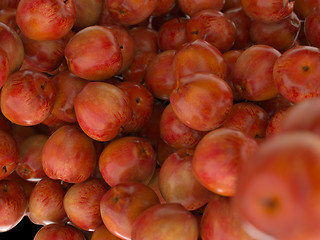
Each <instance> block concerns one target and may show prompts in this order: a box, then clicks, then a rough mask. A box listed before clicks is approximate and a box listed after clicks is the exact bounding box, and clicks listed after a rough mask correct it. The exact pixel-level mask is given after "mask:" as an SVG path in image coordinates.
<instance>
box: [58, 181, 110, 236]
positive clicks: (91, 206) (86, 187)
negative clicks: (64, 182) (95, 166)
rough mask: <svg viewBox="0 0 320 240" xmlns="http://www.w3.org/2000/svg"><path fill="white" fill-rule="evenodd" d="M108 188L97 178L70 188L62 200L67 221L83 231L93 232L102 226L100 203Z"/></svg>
mask: <svg viewBox="0 0 320 240" xmlns="http://www.w3.org/2000/svg"><path fill="white" fill-rule="evenodd" d="M108 188H109V187H108V186H107V184H106V183H105V182H104V181H103V180H102V179H98V178H91V179H88V180H87V181H85V182H82V183H76V184H74V185H73V186H71V187H70V188H69V189H68V191H67V193H66V194H65V196H64V199H63V206H64V209H65V211H66V213H67V216H68V218H69V220H70V221H71V222H72V223H73V224H74V225H75V226H77V227H79V228H81V229H83V230H86V231H94V230H95V229H96V228H97V227H98V226H99V225H101V224H102V218H101V215H100V201H101V198H102V196H103V195H104V194H105V193H106V192H107V190H108Z"/></svg>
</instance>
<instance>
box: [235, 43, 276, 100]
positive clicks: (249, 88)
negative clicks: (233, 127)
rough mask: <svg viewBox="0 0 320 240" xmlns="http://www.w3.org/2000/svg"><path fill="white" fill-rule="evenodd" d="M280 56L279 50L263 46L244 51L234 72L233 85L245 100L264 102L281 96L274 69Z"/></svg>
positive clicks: (254, 46) (258, 45) (255, 46)
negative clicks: (275, 80) (274, 77)
mask: <svg viewBox="0 0 320 240" xmlns="http://www.w3.org/2000/svg"><path fill="white" fill-rule="evenodd" d="M280 56H281V53H280V52H279V51H278V50H276V49H275V48H273V47H270V46H268V45H263V44H257V45H253V46H251V47H249V48H247V49H246V50H244V52H243V53H242V54H241V55H240V56H239V57H238V59H237V61H236V63H235V66H234V70H233V84H234V86H235V88H236V89H237V90H238V92H239V93H240V94H241V96H242V97H243V98H245V99H247V100H250V101H262V100H267V99H270V98H273V97H276V96H277V95H278V94H279V92H278V88H277V86H276V84H275V83H274V81H273V67H274V64H275V62H276V60H277V59H278V58H279V57H280ZM257 62H259V67H257ZM258 79H259V81H258Z"/></svg>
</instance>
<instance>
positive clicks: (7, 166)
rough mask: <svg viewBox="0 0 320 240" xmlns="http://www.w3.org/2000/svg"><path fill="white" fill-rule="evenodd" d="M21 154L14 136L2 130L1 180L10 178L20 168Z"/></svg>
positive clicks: (0, 131) (0, 152)
mask: <svg viewBox="0 0 320 240" xmlns="http://www.w3.org/2000/svg"><path fill="white" fill-rule="evenodd" d="M19 157H20V152H19V149H18V145H17V143H16V141H15V140H14V138H13V136H12V135H11V134H9V133H7V132H5V131H3V130H0V170H1V171H0V180H2V179H4V178H6V177H8V176H9V175H10V174H11V173H12V172H13V171H14V170H15V169H16V167H17V166H18V163H19Z"/></svg>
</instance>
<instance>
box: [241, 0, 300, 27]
mask: <svg viewBox="0 0 320 240" xmlns="http://www.w3.org/2000/svg"><path fill="white" fill-rule="evenodd" d="M241 6H242V8H243V10H244V11H245V12H246V14H247V15H248V16H249V17H251V18H252V19H254V20H257V21H260V22H265V23H273V22H278V21H280V20H281V19H284V18H285V17H287V16H288V15H289V14H291V13H292V11H293V8H294V1H290V0H269V1H264V0H241Z"/></svg>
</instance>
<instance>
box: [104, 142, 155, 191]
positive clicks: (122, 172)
mask: <svg viewBox="0 0 320 240" xmlns="http://www.w3.org/2000/svg"><path fill="white" fill-rule="evenodd" d="M155 167H156V158H155V152H154V150H153V148H152V145H151V144H150V143H149V142H148V141H147V140H145V139H143V138H140V137H132V136H127V137H120V138H118V139H115V140H113V141H111V142H110V143H109V144H108V145H107V146H106V147H105V149H104V150H103V151H102V153H101V155H100V158H99V169H100V172H101V175H102V177H103V178H104V179H105V181H106V182H107V183H108V184H109V185H110V186H111V187H112V186H114V185H116V184H119V183H122V182H128V181H135V182H141V183H145V184H147V183H148V182H149V181H150V179H151V177H152V175H153V173H154V170H155Z"/></svg>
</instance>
